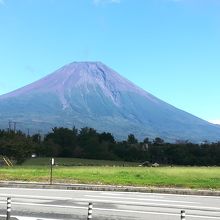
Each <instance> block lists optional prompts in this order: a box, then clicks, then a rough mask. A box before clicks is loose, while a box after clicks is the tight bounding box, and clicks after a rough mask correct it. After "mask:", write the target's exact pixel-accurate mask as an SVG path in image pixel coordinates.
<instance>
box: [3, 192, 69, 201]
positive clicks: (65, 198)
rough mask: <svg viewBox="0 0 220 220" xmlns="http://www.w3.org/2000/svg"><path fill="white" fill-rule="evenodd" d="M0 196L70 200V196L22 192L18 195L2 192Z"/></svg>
mask: <svg viewBox="0 0 220 220" xmlns="http://www.w3.org/2000/svg"><path fill="white" fill-rule="evenodd" d="M0 196H2V197H8V196H9V197H12V199H13V198H30V199H49V200H51V199H57V200H71V199H72V198H71V197H57V196H31V195H23V194H20V195H18V194H17V195H14V194H12V193H8V194H6V193H5V194H2V193H0Z"/></svg>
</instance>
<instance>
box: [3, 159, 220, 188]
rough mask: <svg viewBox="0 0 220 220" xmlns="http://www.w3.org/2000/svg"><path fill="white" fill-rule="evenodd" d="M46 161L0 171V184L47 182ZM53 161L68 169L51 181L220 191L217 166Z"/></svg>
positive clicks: (60, 168) (56, 171)
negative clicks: (148, 165)
mask: <svg viewBox="0 0 220 220" xmlns="http://www.w3.org/2000/svg"><path fill="white" fill-rule="evenodd" d="M48 161H49V159H40V158H39V159H35V160H30V161H27V162H26V163H25V164H24V165H23V166H16V167H13V168H0V181H1V180H16V181H43V182H48V179H49V173H50V169H49V166H48ZM56 161H57V163H58V164H60V165H62V164H65V165H72V166H55V167H54V172H53V177H54V178H53V179H54V182H62V183H93V184H112V185H133V186H159V187H184V188H198V189H218V190H219V189H220V167H158V168H151V167H137V164H135V163H126V164H124V165H125V167H122V165H123V162H112V161H94V160H80V159H56ZM73 165H77V166H73ZM80 165H87V166H80ZM88 165H90V166H88ZM100 165H105V166H100ZM112 165H116V166H115V167H112ZM128 166H129V167H128ZM132 166H133V167H132ZM135 166H136V167H135Z"/></svg>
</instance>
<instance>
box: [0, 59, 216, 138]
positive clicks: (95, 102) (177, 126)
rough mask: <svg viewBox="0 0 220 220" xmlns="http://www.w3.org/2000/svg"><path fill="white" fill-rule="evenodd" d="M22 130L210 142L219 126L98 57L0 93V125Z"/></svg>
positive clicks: (70, 65) (66, 66)
mask: <svg viewBox="0 0 220 220" xmlns="http://www.w3.org/2000/svg"><path fill="white" fill-rule="evenodd" d="M9 119H10V120H14V121H17V122H21V123H20V124H21V125H23V128H24V129H27V128H33V129H44V132H47V131H48V130H49V129H50V128H51V127H54V126H64V127H72V126H73V123H74V125H75V126H76V127H85V126H88V127H93V128H95V129H97V130H99V131H108V132H111V133H112V134H114V135H115V136H116V137H120V138H125V137H126V136H127V135H128V134H129V133H133V134H134V135H135V136H137V137H138V138H145V137H152V138H154V137H156V136H157V137H158V136H159V137H161V138H163V139H165V140H171V141H174V140H176V139H179V140H190V141H203V140H211V141H216V140H218V138H219V137H220V128H219V126H214V125H212V124H210V123H208V122H206V121H204V120H201V119H199V118H197V117H195V116H193V115H190V114H188V113H186V112H184V111H181V110H180V109H177V108H175V107H173V106H171V105H169V104H167V103H165V102H163V101H162V100H160V99H158V98H156V97H154V96H153V95H151V94H149V93H148V92H146V91H144V90H143V89H141V88H139V87H138V86H136V85H135V84H133V83H132V82H130V81H129V80H127V79H125V78H124V77H123V76H121V75H120V74H118V73H117V72H116V71H114V70H113V69H111V68H109V67H108V66H106V65H105V64H103V63H102V62H73V63H70V64H67V65H65V66H63V67H61V68H60V69H58V70H56V71H55V72H53V73H51V74H50V75H48V76H46V77H44V78H42V79H40V80H38V81H36V82H34V83H32V84H30V85H27V86H25V87H23V88H21V89H18V90H16V91H13V92H11V93H8V94H5V95H3V96H0V126H1V125H2V124H3V123H5V124H6V125H7V123H8V120H9Z"/></svg>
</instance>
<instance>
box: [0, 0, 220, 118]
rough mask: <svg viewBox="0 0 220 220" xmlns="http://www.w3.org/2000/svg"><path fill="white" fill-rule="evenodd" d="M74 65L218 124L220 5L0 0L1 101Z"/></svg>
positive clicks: (216, 1)
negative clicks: (95, 64)
mask: <svg viewBox="0 0 220 220" xmlns="http://www.w3.org/2000/svg"><path fill="white" fill-rule="evenodd" d="M73 61H102V62H103V63H105V64H106V65H108V66H110V67H111V68H113V69H115V70H116V71H117V72H119V73H120V74H121V75H123V76H124V77H126V78H128V79H129V80H131V81H133V82H134V83H136V84H137V85H139V86H140V87H142V88H143V89H145V90H146V91H148V92H150V93H152V94H153V95H155V96H157V97H158V98H160V99H162V100H164V101H166V102H168V103H170V104H172V105H174V106H176V107H178V108H180V109H183V110H185V111H187V112H190V113H192V114H194V115H196V116H198V117H201V118H203V119H206V120H218V119H220V86H219V84H220V0H0V94H4V93H6V92H9V91H11V90H14V89H16V88H19V87H21V86H24V85H26V84H28V83H31V82H33V81H35V80H37V79H40V78H42V77H43V76H45V75H47V74H49V73H51V72H53V71H54V70H56V69H57V68H59V67H61V66H62V65H65V64H67V63H70V62H73Z"/></svg>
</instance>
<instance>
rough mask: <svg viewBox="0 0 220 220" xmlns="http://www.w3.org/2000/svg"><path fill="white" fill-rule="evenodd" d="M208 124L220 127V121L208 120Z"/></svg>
mask: <svg viewBox="0 0 220 220" xmlns="http://www.w3.org/2000/svg"><path fill="white" fill-rule="evenodd" d="M209 122H210V123H212V124H216V125H220V119H213V120H209Z"/></svg>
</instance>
